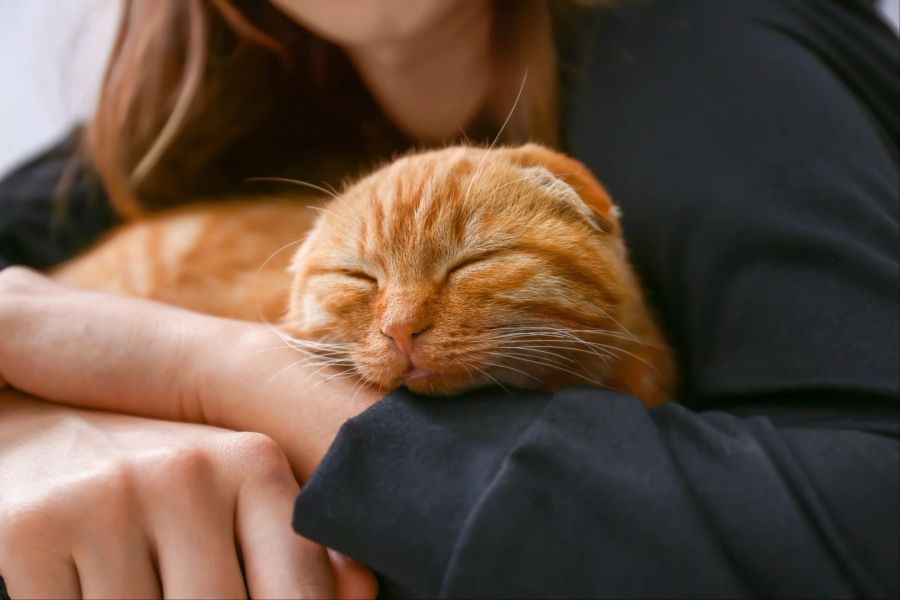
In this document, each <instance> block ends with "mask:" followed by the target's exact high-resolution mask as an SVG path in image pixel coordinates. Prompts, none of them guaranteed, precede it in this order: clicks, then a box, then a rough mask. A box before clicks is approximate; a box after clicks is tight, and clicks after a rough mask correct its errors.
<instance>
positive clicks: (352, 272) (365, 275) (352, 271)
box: [332, 269, 378, 284]
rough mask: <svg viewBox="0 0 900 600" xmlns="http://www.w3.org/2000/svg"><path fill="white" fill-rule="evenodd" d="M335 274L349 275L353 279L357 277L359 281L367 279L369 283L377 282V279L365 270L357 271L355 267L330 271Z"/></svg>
mask: <svg viewBox="0 0 900 600" xmlns="http://www.w3.org/2000/svg"><path fill="white" fill-rule="evenodd" d="M332 273H335V274H337V275H344V276H346V277H351V278H353V279H359V280H360V281H368V282H370V283H374V284H378V279H377V278H376V277H373V276H371V275H369V274H368V273H366V272H365V271H359V270H357V269H335V270H334V271H332Z"/></svg>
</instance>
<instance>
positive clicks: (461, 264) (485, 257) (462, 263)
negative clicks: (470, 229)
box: [447, 250, 500, 277]
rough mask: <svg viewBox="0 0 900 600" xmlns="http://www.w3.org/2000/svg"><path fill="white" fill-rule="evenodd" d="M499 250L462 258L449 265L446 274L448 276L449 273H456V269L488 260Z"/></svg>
mask: <svg viewBox="0 0 900 600" xmlns="http://www.w3.org/2000/svg"><path fill="white" fill-rule="evenodd" d="M499 252H500V251H498V250H495V251H492V252H486V253H484V254H479V255H476V256H470V257H469V258H464V259H462V260H460V261H458V262H456V263H454V264H453V266H452V267H450V268H449V269H447V276H448V277H449V276H450V275H453V274H454V273H456V272H457V271H460V270H462V269H465V268H466V267H471V266H473V265H476V264H478V263H481V262H484V261H486V260H489V259H491V258H494V257H496V256H497V254H498V253H499Z"/></svg>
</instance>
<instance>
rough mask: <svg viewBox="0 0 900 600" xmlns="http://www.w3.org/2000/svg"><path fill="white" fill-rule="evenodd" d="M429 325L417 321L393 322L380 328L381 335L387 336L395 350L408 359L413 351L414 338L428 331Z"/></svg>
mask: <svg viewBox="0 0 900 600" xmlns="http://www.w3.org/2000/svg"><path fill="white" fill-rule="evenodd" d="M429 327H430V325H429V324H428V323H424V322H422V321H419V320H413V319H410V320H405V321H394V322H391V323H386V324H385V325H384V326H383V327H382V328H381V333H383V334H384V335H386V336H388V337H389V338H391V339H392V340H394V343H395V344H397V348H399V349H400V351H401V352H403V354H405V355H406V356H407V358H409V356H410V355H412V351H413V342H414V341H415V339H416V336H417V335H419V334H420V333H422V332H423V331H425V330H426V329H428V328H429Z"/></svg>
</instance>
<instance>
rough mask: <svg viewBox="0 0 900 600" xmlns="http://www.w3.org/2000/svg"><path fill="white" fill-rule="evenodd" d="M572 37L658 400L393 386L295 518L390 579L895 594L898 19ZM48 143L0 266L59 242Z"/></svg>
mask: <svg viewBox="0 0 900 600" xmlns="http://www.w3.org/2000/svg"><path fill="white" fill-rule="evenodd" d="M574 27H575V32H574V33H573V35H574V37H573V38H572V39H573V40H575V42H574V43H571V44H570V43H567V46H569V47H570V49H571V50H572V53H571V54H572V58H570V59H567V62H566V63H565V64H564V65H563V66H564V67H565V69H564V73H565V74H566V77H567V80H568V81H569V84H570V85H569V88H568V89H569V94H568V96H567V105H566V111H565V124H564V131H565V134H566V139H567V149H568V151H569V152H570V153H571V154H573V155H574V156H575V157H577V158H579V159H580V160H582V161H584V162H585V163H586V164H587V165H588V166H589V167H590V168H591V169H592V170H593V171H594V173H595V174H596V175H597V176H598V177H599V178H600V180H601V181H603V182H604V183H605V185H606V186H607V187H608V188H609V190H610V192H611V194H612V196H613V197H614V198H615V199H616V201H617V202H618V203H619V204H620V205H621V207H622V210H623V213H624V220H623V225H624V228H625V232H626V237H627V241H628V245H629V247H630V250H631V253H632V257H633V259H634V262H635V264H636V266H637V268H638V270H639V272H640V274H641V278H642V281H643V283H644V284H645V286H646V288H647V289H648V292H649V294H650V297H651V299H652V301H653V302H654V304H655V306H656V308H657V309H658V311H659V313H660V315H661V317H662V320H663V322H664V324H665V326H666V329H667V332H668V334H669V336H670V339H671V340H672V342H673V345H674V347H675V349H676V350H677V352H678V358H679V361H680V364H681V376H682V382H683V385H682V387H681V389H680V391H679V394H678V403H672V404H668V405H664V406H662V407H659V408H656V409H653V410H650V411H647V410H645V409H644V408H643V407H642V406H641V405H640V404H639V403H638V401H637V400H636V399H634V398H632V397H629V396H627V395H624V394H619V393H614V392H609V391H603V390H599V389H590V388H579V389H569V390H565V391H563V392H560V393H557V394H542V393H534V392H526V391H517V390H513V391H511V392H510V393H506V392H504V391H502V390H483V391H479V392H477V393H472V394H468V395H466V396H465V397H462V398H455V399H449V400H446V399H445V400H435V399H427V398H417V397H415V396H412V395H411V394H409V393H407V392H406V391H403V390H398V391H396V392H394V393H392V394H390V395H389V396H387V397H386V398H385V399H383V400H382V401H381V402H379V403H377V404H376V405H375V406H374V407H373V408H372V409H370V410H369V411H367V412H365V413H363V414H362V415H360V416H359V417H357V418H355V419H353V420H351V421H350V422H348V423H347V424H346V425H345V426H344V427H343V429H342V430H341V432H340V434H339V436H338V438H337V440H336V441H335V443H334V444H333V446H332V448H331V450H330V452H329V453H328V455H327V457H326V458H325V460H324V462H323V463H322V465H321V466H320V467H319V469H318V470H317V471H316V473H315V474H314V476H313V478H312V479H311V481H309V482H308V483H307V484H306V486H305V487H304V490H303V492H302V493H301V495H300V497H299V498H298V501H297V506H296V512H295V518H294V527H295V529H296V530H297V531H298V532H300V533H302V534H303V535H305V536H307V537H310V538H312V539H314V540H317V541H319V542H321V543H323V544H326V545H328V546H330V547H332V548H335V549H337V550H340V551H342V552H344V553H346V554H348V555H350V556H352V557H353V558H355V559H357V560H359V561H361V562H362V563H364V564H367V565H369V566H371V567H372V568H373V569H374V570H376V571H377V572H378V573H379V575H380V577H381V581H382V591H383V593H384V594H388V595H402V596H420V597H437V596H449V597H458V596H476V597H517V596H529V597H531V596H572V597H636V596H641V597H645V596H649V597H661V596H677V597H701V596H703V597H705V596H720V597H722V596H724V597H746V596H760V597H774V596H792V597H846V596H876V597H897V596H898V595H900V581H898V563H900V550H898V546H900V543H898V540H900V509H898V506H900V446H898V436H900V420H898V404H900V402H898V399H900V331H898V305H900V297H898V294H900V257H898V248H900V172H898V165H897V157H898V148H900V126H898V112H897V110H898V109H897V107H898V105H900V92H898V87H900V81H898V67H900V58H898V45H897V38H896V36H895V35H894V33H893V32H892V31H890V30H889V29H888V28H887V27H886V26H885V25H884V24H883V23H882V22H881V21H880V19H879V18H878V17H877V16H876V14H875V11H874V9H873V7H872V5H871V4H870V3H867V2H862V1H856V2H853V1H850V0H842V1H838V0H834V1H826V0H781V1H775V0H754V1H752V2H748V1H747V0H693V1H688V0H655V1H654V2H625V1H624V0H623V1H622V2H620V3H619V8H616V9H612V10H610V9H591V10H585V11H584V12H583V13H579V15H578V18H577V19H576V20H575V23H574ZM53 160H54V158H53V156H52V155H51V156H50V157H49V158H44V159H41V160H38V161H35V162H32V163H31V164H30V165H28V166H26V167H25V168H24V169H22V170H20V171H19V172H18V173H16V174H14V175H13V176H12V178H11V179H10V180H9V181H7V182H6V183H4V184H3V185H2V186H0V256H5V257H6V260H7V261H9V262H24V263H30V264H38V265H41V266H43V265H46V264H48V263H49V262H52V260H58V259H59V258H62V257H63V256H65V255H67V254H69V253H71V252H74V251H75V250H76V249H77V248H78V247H79V245H78V244H76V243H72V244H70V245H61V243H60V242H58V241H57V242H50V241H47V239H46V236H45V231H46V230H45V227H46V223H47V222H48V219H49V217H48V212H47V209H46V203H45V202H44V200H45V199H46V197H47V195H48V190H49V189H51V188H52V184H53V183H54V178H55V177H56V176H57V175H58V172H57V173H56V174H55V175H54V174H53V173H52V168H50V167H48V166H47V165H51V164H53ZM42 170H43V171H42ZM14 197H17V198H20V199H21V198H26V201H24V202H18V203H15V204H13V203H11V202H10V200H9V199H10V198H14ZM77 202H81V200H77V199H76V203H77ZM76 206H80V204H76ZM94 213H96V215H99V216H90V215H92V214H94ZM78 214H80V216H81V217H82V218H83V220H82V222H80V223H78V222H76V220H75V219H72V220H70V221H69V226H71V227H73V228H74V231H78V232H79V233H80V234H84V233H85V232H95V231H100V230H102V229H103V228H105V227H107V226H108V225H109V223H110V222H111V218H110V213H109V212H108V211H107V212H104V210H102V209H101V210H97V211H94V212H93V213H92V212H91V211H86V212H85V213H84V214H81V213H78ZM54 244H55V245H54ZM336 401H339V399H336Z"/></svg>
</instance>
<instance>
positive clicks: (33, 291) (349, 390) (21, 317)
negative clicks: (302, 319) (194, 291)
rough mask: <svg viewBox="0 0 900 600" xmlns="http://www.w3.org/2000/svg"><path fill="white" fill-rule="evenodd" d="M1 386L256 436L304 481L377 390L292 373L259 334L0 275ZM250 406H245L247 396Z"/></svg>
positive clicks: (318, 374) (35, 278)
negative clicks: (268, 441) (277, 449)
mask: <svg viewBox="0 0 900 600" xmlns="http://www.w3.org/2000/svg"><path fill="white" fill-rule="evenodd" d="M0 331H2V332H3V336H2V337H0V377H2V378H5V379H6V380H7V381H8V382H9V383H10V384H11V385H12V386H14V387H16V388H18V389H20V390H23V391H26V392H28V393H30V394H33V395H35V396H38V397H40V398H44V399H47V400H52V401H55V402H64V403H68V404H75V405H78V406H83V407H87V408H99V409H103V410H110V411H115V412H125V413H129V414H133V415H140V416H147V417H153V418H160V419H169V420H176V421H188V422H196V423H208V424H212V425H217V426H221V427H226V428H228V429H236V430H243V431H257V432H261V433H264V434H266V435H268V436H269V437H271V438H273V439H274V440H275V441H276V442H277V443H278V444H279V445H280V446H281V448H282V449H283V450H284V451H285V452H286V453H287V455H288V458H289V459H290V462H291V465H292V466H293V467H294V472H295V474H296V475H297V476H298V477H299V478H300V480H301V481H303V480H305V479H306V477H308V476H309V475H310V474H311V473H312V471H313V470H314V469H315V467H316V466H317V465H318V463H319V461H320V460H321V459H322V457H323V456H324V454H325V452H326V451H327V449H328V447H329V446H330V444H331V441H332V440H333V439H334V437H335V435H336V434H337V430H338V429H339V428H340V426H341V425H342V424H343V423H344V421H346V420H347V419H348V418H350V417H352V416H354V415H356V414H358V413H360V412H362V411H363V410H365V409H366V408H368V407H369V406H370V405H371V404H372V403H374V402H375V401H376V400H377V399H378V398H379V397H380V396H381V391H379V390H376V389H373V388H370V387H368V386H365V385H363V384H362V383H361V382H359V381H358V380H356V379H355V378H352V377H349V376H346V375H345V374H341V373H335V372H334V371H333V370H331V369H320V368H319V367H317V366H312V365H308V364H307V365H304V364H301V363H303V362H304V361H303V360H302V358H303V357H302V356H301V357H299V359H298V355H297V353H296V351H294V350H292V349H290V348H288V347H287V346H286V345H285V344H284V343H282V342H281V340H279V339H278V337H277V336H276V335H275V334H274V333H272V331H270V330H269V328H267V327H266V326H264V325H260V324H254V323H245V322H239V321H232V320H228V319H221V318H216V317H210V316H206V315H200V314H197V313H193V312H190V311H186V310H182V309H178V308H174V307H171V306H166V305H164V304H160V303H158V302H151V301H147V300H140V299H135V298H125V297H120V296H111V295H107V294H100V293H96V292H91V291H86V290H80V289H77V288H73V287H70V286H65V285H62V284H59V283H57V282H55V281H53V280H51V279H49V278H47V277H44V276H43V275H40V274H38V273H36V272H34V271H30V270H28V269H22V268H8V269H5V270H4V271H2V272H0ZM251 398H252V401H250V400H249V399H251Z"/></svg>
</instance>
